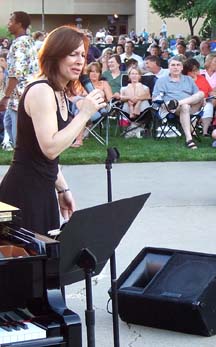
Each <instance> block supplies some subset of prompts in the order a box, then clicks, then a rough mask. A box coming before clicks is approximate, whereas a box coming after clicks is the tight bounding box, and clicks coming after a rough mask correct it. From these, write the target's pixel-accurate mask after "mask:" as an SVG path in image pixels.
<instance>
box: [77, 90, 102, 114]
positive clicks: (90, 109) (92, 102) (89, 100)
mask: <svg viewBox="0 0 216 347" xmlns="http://www.w3.org/2000/svg"><path fill="white" fill-rule="evenodd" d="M106 105H107V104H106V102H105V101H104V96H103V92H102V91H101V90H99V89H94V90H93V91H92V92H90V93H89V94H88V95H87V96H86V97H85V98H84V99H83V102H82V105H81V107H80V112H79V113H78V115H79V114H84V115H85V117H88V119H89V118H90V117H91V116H92V115H93V114H94V113H96V112H97V111H99V110H100V109H101V108H103V107H106Z"/></svg>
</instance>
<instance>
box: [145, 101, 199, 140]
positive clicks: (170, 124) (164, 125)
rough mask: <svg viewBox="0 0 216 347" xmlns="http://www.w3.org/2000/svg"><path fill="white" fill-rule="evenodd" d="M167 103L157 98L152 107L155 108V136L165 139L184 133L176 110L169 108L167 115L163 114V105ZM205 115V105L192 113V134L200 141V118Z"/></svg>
mask: <svg viewBox="0 0 216 347" xmlns="http://www.w3.org/2000/svg"><path fill="white" fill-rule="evenodd" d="M162 105H165V107H166V108H167V106H166V103H165V102H164V100H163V99H161V100H155V101H154V102H153V103H152V109H153V117H154V121H153V137H154V138H155V139H158V140H160V139H164V138H169V137H179V136H182V135H183V134H184V132H183V130H182V127H181V123H180V119H179V116H178V115H176V114H175V113H174V112H170V110H169V109H168V108H167V111H168V113H167V114H166V115H165V116H163V117H162V116H161V106H162ZM202 115H203V107H201V109H200V110H199V111H198V112H196V113H194V114H191V116H190V119H191V134H192V136H194V137H196V139H197V140H198V141H201V137H200V119H201V117H202Z"/></svg>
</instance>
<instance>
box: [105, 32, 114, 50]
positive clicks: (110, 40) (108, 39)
mask: <svg viewBox="0 0 216 347" xmlns="http://www.w3.org/2000/svg"><path fill="white" fill-rule="evenodd" d="M113 40H114V38H113V36H112V35H106V36H105V39H104V41H105V43H106V45H109V46H110V47H112V46H113Z"/></svg>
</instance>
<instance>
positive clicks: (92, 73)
mask: <svg viewBox="0 0 216 347" xmlns="http://www.w3.org/2000/svg"><path fill="white" fill-rule="evenodd" d="M89 78H90V80H91V81H92V82H97V81H99V78H100V72H99V71H98V70H97V68H96V66H92V67H91V71H90V72H89Z"/></svg>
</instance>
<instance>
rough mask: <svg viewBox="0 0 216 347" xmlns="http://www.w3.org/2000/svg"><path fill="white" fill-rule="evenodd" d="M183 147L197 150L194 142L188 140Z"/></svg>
mask: <svg viewBox="0 0 216 347" xmlns="http://www.w3.org/2000/svg"><path fill="white" fill-rule="evenodd" d="M185 146H186V147H187V148H188V149H197V148H198V147H197V145H196V144H195V142H194V141H193V140H189V141H187V142H186V143H185Z"/></svg>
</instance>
